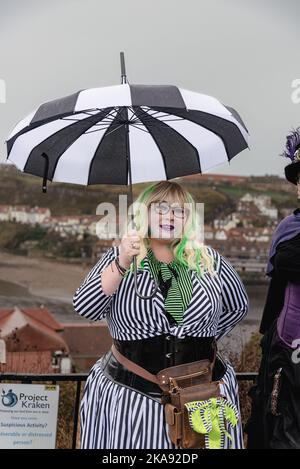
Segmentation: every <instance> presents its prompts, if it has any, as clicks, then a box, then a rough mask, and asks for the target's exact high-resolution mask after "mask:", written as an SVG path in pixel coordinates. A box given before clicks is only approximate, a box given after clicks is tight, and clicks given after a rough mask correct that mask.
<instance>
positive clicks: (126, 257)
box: [119, 229, 141, 269]
mask: <svg viewBox="0 0 300 469" xmlns="http://www.w3.org/2000/svg"><path fill="white" fill-rule="evenodd" d="M132 245H133V246H132ZM140 247H141V242H140V237H139V236H138V235H137V231H136V230H134V229H132V230H130V231H128V233H125V234H124V235H123V237H122V239H121V243H120V245H119V252H120V254H119V261H120V265H121V266H122V267H124V268H125V269H129V267H130V264H131V262H132V259H133V256H135V255H138V254H139V253H140Z"/></svg>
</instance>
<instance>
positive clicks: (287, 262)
mask: <svg viewBox="0 0 300 469" xmlns="http://www.w3.org/2000/svg"><path fill="white" fill-rule="evenodd" d="M274 269H275V271H276V272H277V275H278V276H280V277H282V278H284V279H285V280H287V281H289V282H300V235H297V236H295V237H294V238H292V239H289V240H288V241H284V242H282V243H280V244H279V245H278V246H277V249H276V256H275V258H274Z"/></svg>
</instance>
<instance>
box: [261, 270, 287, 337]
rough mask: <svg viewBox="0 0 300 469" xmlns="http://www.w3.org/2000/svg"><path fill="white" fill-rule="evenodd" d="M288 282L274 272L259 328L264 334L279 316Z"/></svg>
mask: <svg viewBox="0 0 300 469" xmlns="http://www.w3.org/2000/svg"><path fill="white" fill-rule="evenodd" d="M273 272H274V271H273ZM286 283H287V282H286V280H285V279H284V278H280V277H279V276H278V275H276V272H274V273H273V277H272V278H271V280H270V283H269V288H268V293H267V298H266V302H265V306H264V310H263V315H262V320H261V324H260V329H259V332H260V333H261V334H264V333H265V332H266V331H267V330H268V329H269V327H270V326H271V325H272V323H273V322H274V321H275V319H276V318H277V317H278V316H279V313H280V311H281V309H282V307H283V303H284V292H285V287H286Z"/></svg>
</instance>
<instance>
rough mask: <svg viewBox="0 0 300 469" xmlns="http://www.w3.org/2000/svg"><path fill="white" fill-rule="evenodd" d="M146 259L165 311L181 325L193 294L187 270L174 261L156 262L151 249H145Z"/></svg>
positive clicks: (189, 274)
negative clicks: (163, 302) (161, 296)
mask: <svg viewBox="0 0 300 469" xmlns="http://www.w3.org/2000/svg"><path fill="white" fill-rule="evenodd" d="M147 257H148V261H149V267H150V270H151V273H152V275H153V277H154V278H155V279H156V281H157V282H158V283H159V286H160V288H161V290H162V294H163V296H164V300H165V308H166V310H167V311H168V313H169V314H170V315H171V316H172V317H173V318H174V320H175V321H176V322H177V323H178V324H183V314H184V311H185V310H186V309H187V307H188V306H189V304H190V301H191V297H192V292H193V285H192V278H191V273H190V271H189V269H188V268H187V267H186V266H184V265H182V264H180V263H179V262H177V261H176V260H173V261H171V262H169V263H168V264H167V263H165V262H161V261H159V260H157V259H156V257H155V255H154V253H153V251H152V249H151V248H148V249H147Z"/></svg>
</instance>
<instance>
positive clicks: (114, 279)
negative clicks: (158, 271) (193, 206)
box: [101, 200, 187, 295]
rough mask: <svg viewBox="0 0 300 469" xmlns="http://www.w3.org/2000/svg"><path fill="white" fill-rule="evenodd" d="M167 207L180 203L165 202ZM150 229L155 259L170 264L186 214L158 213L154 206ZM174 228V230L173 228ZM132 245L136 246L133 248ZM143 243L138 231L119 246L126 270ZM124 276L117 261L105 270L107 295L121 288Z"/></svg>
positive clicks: (133, 232)
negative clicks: (173, 244)
mask: <svg viewBox="0 0 300 469" xmlns="http://www.w3.org/2000/svg"><path fill="white" fill-rule="evenodd" d="M163 202H166V204H167V205H171V206H172V207H173V206H177V207H179V204H178V203H173V202H172V201H168V200H164V201H163ZM148 214H149V227H150V230H151V231H150V238H149V241H150V247H151V249H152V251H153V253H154V255H155V257H156V258H157V259H158V260H159V261H162V262H166V263H169V262H171V261H172V260H173V258H174V256H173V253H172V250H171V246H170V245H171V242H172V241H173V240H174V239H175V238H176V239H177V238H179V237H180V235H181V233H182V230H183V227H184V223H185V221H186V218H187V214H186V213H185V214H184V216H183V218H180V217H178V216H175V215H174V211H173V210H172V209H170V210H169V211H168V213H167V214H161V213H157V212H156V211H155V210H154V206H153V205H152V206H151V207H150V208H149V210H148ZM172 227H173V228H172ZM132 243H134V245H133V246H132ZM140 246H141V241H140V237H139V236H138V234H137V231H136V230H131V231H130V232H128V233H127V234H125V235H124V236H123V237H122V239H121V242H120V245H119V252H120V255H119V263H120V265H121V266H122V267H124V268H125V269H128V268H129V267H130V264H131V262H132V259H133V256H135V255H139V253H140ZM122 278H123V277H122V275H121V274H120V273H119V271H118V269H117V267H116V265H115V261H112V262H111V264H110V265H109V266H107V267H106V269H104V271H103V272H102V274H101V283H102V290H103V292H104V293H105V294H106V295H112V294H113V293H114V292H115V291H116V290H117V289H118V287H119V285H120V283H121V281H122Z"/></svg>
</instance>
